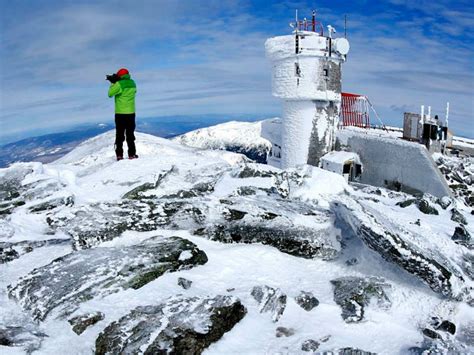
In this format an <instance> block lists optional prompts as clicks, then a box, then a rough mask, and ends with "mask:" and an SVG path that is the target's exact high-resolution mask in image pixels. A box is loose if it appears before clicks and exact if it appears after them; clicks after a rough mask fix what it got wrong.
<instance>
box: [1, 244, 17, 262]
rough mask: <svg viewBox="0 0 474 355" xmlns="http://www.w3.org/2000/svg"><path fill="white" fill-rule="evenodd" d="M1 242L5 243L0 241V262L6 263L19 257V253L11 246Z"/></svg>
mask: <svg viewBox="0 0 474 355" xmlns="http://www.w3.org/2000/svg"><path fill="white" fill-rule="evenodd" d="M2 244H6V243H0V264H4V263H8V262H9V261H12V260H15V259H18V258H19V257H20V254H18V252H17V251H16V250H15V249H13V248H12V247H11V246H4V245H2Z"/></svg>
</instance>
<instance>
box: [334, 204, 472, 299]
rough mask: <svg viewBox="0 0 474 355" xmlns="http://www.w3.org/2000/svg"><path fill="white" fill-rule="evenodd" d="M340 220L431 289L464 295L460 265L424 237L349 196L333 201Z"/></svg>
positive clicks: (378, 251)
mask: <svg viewBox="0 0 474 355" xmlns="http://www.w3.org/2000/svg"><path fill="white" fill-rule="evenodd" d="M332 207H333V210H334V211H335V213H336V214H337V216H338V218H339V220H340V223H343V224H344V223H345V224H346V225H347V226H348V227H349V228H351V229H352V231H353V232H354V234H355V236H357V237H359V238H360V239H361V240H362V241H363V242H364V243H365V244H366V245H367V246H368V247H369V248H370V249H372V250H374V251H376V252H377V253H379V254H380V256H381V257H382V258H383V259H385V260H387V261H389V262H392V263H394V264H397V265H399V266H400V267H401V268H403V269H404V270H406V271H407V272H409V273H410V274H412V275H414V276H416V277H417V278H419V279H420V280H422V281H423V282H424V283H426V284H427V285H428V286H429V287H430V288H431V289H432V290H433V291H435V292H437V293H440V294H442V295H444V296H445V297H448V298H451V299H461V298H463V297H464V295H465V290H464V289H463V288H462V285H463V284H464V279H463V275H462V273H461V272H460V270H459V267H458V266H457V265H455V264H453V263H452V261H451V260H450V259H449V258H447V257H445V256H444V255H443V254H442V250H439V249H438V248H436V247H435V246H432V245H431V244H430V243H426V237H425V236H421V235H417V234H415V233H413V232H411V231H408V230H406V229H405V228H403V227H401V226H400V225H397V224H395V223H392V222H391V221H390V219H388V218H386V217H385V216H383V215H381V214H380V212H379V211H376V210H375V209H373V208H371V207H370V206H366V205H364V206H363V205H362V204H361V203H358V202H356V201H355V200H352V199H350V200H349V199H344V200H342V199H340V200H339V202H336V203H334V204H333V206H332Z"/></svg>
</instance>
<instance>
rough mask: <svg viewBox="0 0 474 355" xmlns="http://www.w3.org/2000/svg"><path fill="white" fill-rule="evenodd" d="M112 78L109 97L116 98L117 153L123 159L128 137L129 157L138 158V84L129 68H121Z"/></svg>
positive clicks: (119, 158)
mask: <svg viewBox="0 0 474 355" xmlns="http://www.w3.org/2000/svg"><path fill="white" fill-rule="evenodd" d="M112 77H114V78H115V80H117V81H115V80H110V79H109V80H110V81H111V85H110V88H109V97H114V98H115V154H116V156H117V160H122V159H123V147H122V146H123V141H124V140H125V137H126V139H127V146H128V158H129V159H136V158H138V155H137V151H136V148H135V134H134V132H135V95H136V93H137V85H136V84H135V82H134V81H133V80H132V79H131V78H130V73H129V72H128V70H127V69H125V68H122V69H120V70H119V71H118V72H117V74H115V75H114V76H112Z"/></svg>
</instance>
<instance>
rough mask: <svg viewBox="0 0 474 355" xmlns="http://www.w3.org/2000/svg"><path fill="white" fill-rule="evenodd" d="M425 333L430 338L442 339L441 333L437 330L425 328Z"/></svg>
mask: <svg viewBox="0 0 474 355" xmlns="http://www.w3.org/2000/svg"><path fill="white" fill-rule="evenodd" d="M422 333H423V335H424V336H426V337H428V338H430V339H441V335H439V334H438V333H437V332H435V331H434V330H432V329H429V328H425V329H423V332H422Z"/></svg>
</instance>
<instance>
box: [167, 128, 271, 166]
mask: <svg viewBox="0 0 474 355" xmlns="http://www.w3.org/2000/svg"><path fill="white" fill-rule="evenodd" d="M270 120H271V119H270ZM270 120H267V121H270ZM264 122H265V121H258V122H237V121H231V122H226V123H222V124H219V125H216V126H212V127H208V128H200V129H198V130H195V131H191V132H188V133H185V134H183V135H181V136H178V137H176V138H173V139H174V140H176V141H178V142H180V143H182V144H185V145H188V146H190V147H196V148H202V149H220V150H227V151H230V152H236V153H241V154H244V155H245V156H247V157H248V158H249V159H252V160H254V161H256V162H257V163H266V162H267V155H268V153H269V151H270V149H271V148H272V144H271V143H270V142H269V141H268V140H266V139H264V138H262V134H261V132H262V124H264Z"/></svg>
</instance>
